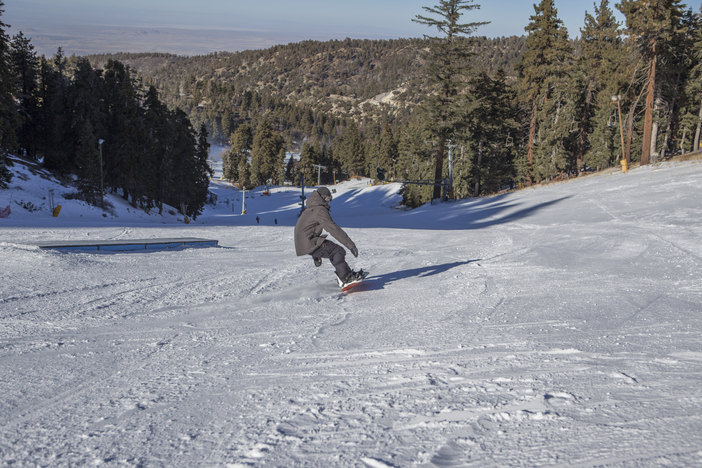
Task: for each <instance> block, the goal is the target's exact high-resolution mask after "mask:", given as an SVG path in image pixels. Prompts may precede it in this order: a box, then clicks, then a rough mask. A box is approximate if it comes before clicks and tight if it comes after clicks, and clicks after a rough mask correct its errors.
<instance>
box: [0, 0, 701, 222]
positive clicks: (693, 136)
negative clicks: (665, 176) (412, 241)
mask: <svg viewBox="0 0 702 468" xmlns="http://www.w3.org/2000/svg"><path fill="white" fill-rule="evenodd" d="M437 3H438V5H437V6H435V7H425V8H424V9H423V12H422V11H418V12H417V17H416V19H415V21H416V22H418V23H420V24H424V25H426V26H427V35H426V36H425V37H423V38H413V39H394V40H359V39H345V40H332V41H327V42H319V41H304V42H300V43H292V44H287V45H279V46H275V47H272V48H269V49H265V50H249V51H242V52H218V53H212V54H208V55H204V56H193V57H188V56H178V55H171V54H155V53H142V54H131V53H121V54H110V55H91V56H86V57H75V56H71V57H65V56H64V54H63V53H62V51H61V49H60V48H57V53H56V54H55V55H54V56H53V57H51V58H46V57H44V56H41V57H37V55H36V54H35V53H34V52H33V47H32V45H31V40H30V39H29V38H26V37H25V36H23V35H22V34H21V33H20V34H19V35H17V36H15V37H12V38H9V37H7V36H6V35H5V33H4V30H5V29H6V26H5V25H4V24H2V23H0V28H1V29H2V34H1V35H0V74H2V76H3V77H9V79H3V80H2V82H1V83H0V94H2V97H3V99H2V101H0V106H2V107H0V126H2V133H0V138H1V139H2V140H1V141H0V146H1V148H2V150H3V153H2V155H1V156H0V158H1V159H0V171H3V172H2V174H4V175H3V176H2V177H4V180H6V179H7V171H6V170H5V169H4V167H5V164H7V163H8V161H9V160H7V158H6V157H5V156H6V155H7V154H10V153H12V154H18V155H22V156H24V157H27V158H30V159H35V160H37V161H41V162H42V163H43V164H44V166H46V167H47V168H50V169H52V170H55V171H58V172H62V173H65V174H68V173H70V174H75V175H76V176H77V179H78V180H79V189H80V192H81V194H82V195H83V196H84V197H85V198H86V199H87V200H89V201H91V202H92V203H100V200H101V194H102V193H104V190H111V191H113V192H116V193H119V194H120V195H122V196H123V197H124V198H125V199H128V200H129V201H130V202H131V203H133V204H134V205H135V206H140V207H143V208H145V209H159V210H161V209H163V205H164V204H168V205H171V206H176V207H178V209H180V210H181V211H183V213H184V214H187V215H188V216H192V217H196V216H197V215H198V214H199V213H200V212H201V210H202V207H203V206H204V203H205V201H206V197H207V183H208V180H209V177H210V176H211V170H210V168H209V166H208V165H207V153H208V150H209V144H210V143H213V142H217V143H220V144H226V145H227V146H228V147H230V148H231V150H230V151H228V152H227V154H225V155H224V157H223V160H224V176H225V177H226V178H227V179H229V180H231V181H232V182H233V183H236V184H239V185H240V186H243V187H246V188H251V187H255V186H258V185H264V184H284V183H290V184H300V183H301V182H302V180H303V179H304V180H305V183H308V184H315V183H317V180H318V178H319V179H320V182H321V183H324V184H329V183H333V182H334V181H336V180H343V179H346V178H349V177H355V176H370V177H373V178H375V179H376V180H378V181H383V180H396V181H404V182H405V185H404V186H403V197H404V199H405V203H406V204H407V205H408V206H412V207H414V206H419V205H421V204H423V203H426V202H428V201H431V200H432V199H436V198H466V197H477V196H484V195H490V194H494V193H498V192H499V191H501V190H505V189H510V188H515V187H517V186H528V185H531V184H539V183H547V182H550V181H553V180H562V179H567V178H570V177H578V176H580V175H582V174H585V173H588V172H595V171H602V170H605V169H608V168H611V167H614V166H617V165H619V164H622V161H625V163H626V164H627V165H631V164H651V163H654V162H656V161H660V160H662V159H665V158H670V157H673V156H675V155H678V154H685V153H690V152H695V151H698V150H699V149H700V136H701V135H700V133H701V130H702V61H701V60H700V57H701V54H702V14H700V12H693V11H692V10H691V9H689V8H688V7H687V6H686V5H685V4H683V3H682V2H681V0H647V1H644V0H621V1H620V2H619V3H617V4H616V5H613V4H611V3H610V2H609V1H608V0H598V1H597V2H596V3H593V5H592V8H591V10H588V12H587V13H586V15H585V16H584V18H583V24H582V26H581V27H580V29H579V31H568V30H567V29H566V28H565V27H564V26H563V22H562V21H561V20H560V19H559V17H558V10H557V5H556V3H557V2H555V1H554V0H541V1H540V2H539V3H537V4H535V5H534V12H533V15H532V16H531V17H530V18H525V24H524V26H525V35H523V36H519V37H517V36H513V37H501V38H487V37H483V36H480V35H479V32H480V26H481V25H482V24H480V23H471V22H470V20H471V10H472V9H474V8H475V7H476V5H475V4H474V3H473V2H471V1H469V0H440V1H437ZM0 6H2V2H0ZM614 9H617V10H618V11H619V12H621V13H622V14H623V15H624V17H625V18H626V20H625V22H624V23H619V22H618V21H617V19H616V17H615V14H614ZM437 33H438V35H437V36H430V34H437ZM290 153H295V154H296V155H298V156H297V157H295V158H291V157H289V155H290ZM320 166H321V168H320ZM449 166H450V170H451V174H452V185H451V186H450V187H449V186H447V182H446V180H447V177H448V174H449Z"/></svg>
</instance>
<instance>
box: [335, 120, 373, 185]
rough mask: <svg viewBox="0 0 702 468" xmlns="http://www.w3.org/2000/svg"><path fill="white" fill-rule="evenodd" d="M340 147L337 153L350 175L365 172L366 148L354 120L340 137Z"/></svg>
mask: <svg viewBox="0 0 702 468" xmlns="http://www.w3.org/2000/svg"><path fill="white" fill-rule="evenodd" d="M339 142H340V143H339V148H338V151H337V152H335V155H336V156H337V157H338V158H339V160H340V161H341V164H342V165H341V167H342V170H343V171H344V172H346V173H347V174H349V176H363V175H366V174H365V165H366V164H365V160H366V148H365V145H364V143H363V137H362V135H361V132H360V131H359V130H358V127H357V126H356V125H355V124H354V123H353V122H352V123H351V124H350V125H349V126H348V127H347V128H346V130H344V133H342V134H341V136H340V137H339Z"/></svg>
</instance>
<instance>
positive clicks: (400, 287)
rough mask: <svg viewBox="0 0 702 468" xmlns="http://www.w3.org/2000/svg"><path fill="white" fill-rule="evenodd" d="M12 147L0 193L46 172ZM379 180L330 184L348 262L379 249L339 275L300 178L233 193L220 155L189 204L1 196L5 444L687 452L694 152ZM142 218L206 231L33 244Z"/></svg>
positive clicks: (298, 461) (690, 456)
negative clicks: (645, 160) (156, 206)
mask: <svg viewBox="0 0 702 468" xmlns="http://www.w3.org/2000/svg"><path fill="white" fill-rule="evenodd" d="M16 170H18V171H19V170H22V171H25V176H24V177H26V180H21V178H16V179H15V180H13V182H12V184H11V185H12V186H13V187H15V188H14V190H5V191H0V207H4V206H6V205H7V204H8V202H9V196H10V193H11V192H13V193H14V195H13V200H20V199H22V200H23V201H24V202H25V203H26V202H28V201H31V202H32V203H33V204H34V205H36V206H38V205H41V203H46V202H45V201H43V200H42V199H41V196H42V195H41V194H42V193H43V192H45V191H46V190H47V187H48V186H40V185H39V184H41V183H45V182H46V183H48V181H47V180H46V179H42V178H40V177H39V176H34V175H33V174H31V172H29V171H28V170H24V169H18V168H16ZM42 181H43V182H42ZM19 186H21V187H22V188H23V189H22V190H20V188H19ZM397 189H398V187H397V186H393V185H385V186H380V187H368V185H367V181H359V182H354V183H353V184H345V185H341V186H338V187H336V193H335V199H334V201H332V216H333V217H334V219H335V220H336V221H337V222H338V223H339V224H340V225H341V226H342V227H343V228H345V229H346V230H347V232H348V233H349V235H350V236H351V237H352V239H354V241H355V242H356V243H357V245H358V247H359V250H360V252H361V254H360V256H359V258H353V257H350V258H349V262H350V264H351V266H352V267H354V268H359V267H363V268H364V269H366V270H369V271H370V272H371V275H370V276H369V278H368V280H367V282H365V283H364V284H363V285H362V286H361V287H360V288H359V291H358V292H356V293H353V294H349V295H341V294H339V291H338V287H337V286H336V283H335V281H334V278H333V268H332V267H331V265H330V264H329V263H327V262H325V263H324V264H323V265H322V267H320V268H315V267H314V265H313V263H312V260H311V259H310V258H308V257H303V258H298V257H296V256H295V254H294V249H293V244H292V234H293V226H294V223H295V220H296V219H297V211H298V210H299V206H298V204H297V203H298V202H299V201H300V198H299V197H300V190H299V189H294V188H284V187H279V188H274V189H272V193H271V195H268V196H264V195H261V194H260V193H259V192H260V190H259V191H256V192H255V193H254V196H253V198H247V199H245V200H244V201H245V202H246V203H247V214H246V215H241V214H240V213H241V203H242V200H241V195H240V194H239V195H238V196H239V199H238V200H237V194H236V192H235V191H234V190H232V189H231V188H226V183H225V182H223V181H219V180H216V181H214V182H213V187H212V190H213V191H214V192H216V193H217V194H218V195H219V200H220V203H218V204H217V205H216V206H211V205H210V206H208V208H207V210H206V212H205V213H203V215H202V216H201V217H198V219H197V220H196V221H194V222H192V223H191V224H189V225H186V224H183V222H182V217H178V216H177V215H176V216H173V215H170V214H168V215H166V216H157V215H153V214H152V215H145V214H143V213H138V212H137V213H133V210H129V211H127V210H128V207H127V206H124V205H122V204H120V203H119V200H117V199H111V201H112V202H113V204H114V205H115V208H114V210H113V212H111V213H109V214H108V216H107V217H104V216H102V214H103V213H102V212H101V211H100V210H97V211H95V210H94V209H92V208H90V207H87V206H81V205H80V204H79V202H74V201H71V200H68V201H66V202H65V203H66V206H65V207H64V209H63V210H62V211H61V214H60V215H59V217H57V218H53V217H52V216H51V215H50V213H49V212H48V210H47V209H43V210H40V211H35V212H33V213H30V212H29V211H27V210H25V209H24V208H22V207H20V206H18V205H16V204H14V202H13V204H12V205H11V206H12V215H11V216H10V218H8V219H0V256H1V258H2V271H1V272H0V275H1V276H0V373H1V374H0V375H2V378H1V379H0V464H3V465H6V466H82V465H104V466H150V467H151V466H193V467H194V466H197V467H247V466H256V467H293V466H300V467H302V466H304V467H332V466H333V467H363V466H365V467H372V468H375V467H449V466H450V467H458V466H481V467H482V466H487V467H505V466H563V467H590V466H593V467H594V466H612V467H615V466H616V467H625V466H632V467H633V466H637V467H640V466H646V467H649V466H650V467H653V466H661V465H667V466H699V465H701V464H702V377H701V376H702V340H700V333H701V332H702V164H701V163H695V162H686V163H668V164H663V165H660V166H651V167H646V168H640V169H636V170H634V171H630V172H629V173H627V174H622V173H611V174H609V175H601V176H591V177H586V178H583V179H581V180H576V181H573V182H569V183H564V184H556V185H551V186H546V187H538V188H533V189H528V190H522V191H519V192H514V193H508V194H504V195H501V196H498V197H492V198H485V199H480V200H468V201H460V202H453V203H445V204H441V205H436V206H425V207H422V208H419V209H417V210H413V211H402V210H398V209H395V208H394V206H395V205H396V204H397V203H398V201H399V197H398V196H397V194H396V192H397ZM226 198H229V199H230V200H229V204H227V203H224V201H225V200H226ZM62 202H63V200H62ZM64 210H65V211H64ZM256 217H258V218H259V221H258V223H257V221H256ZM276 221H277V224H276ZM152 237H153V238H155V237H169V238H173V237H203V238H214V239H218V240H219V245H220V246H219V247H217V248H208V249H201V248H200V249H183V250H174V251H154V252H149V253H113V254H90V253H59V252H57V251H50V250H49V251H47V250H40V249H39V248H37V247H35V246H33V245H32V242H37V241H46V240H57V239H74V240H75V239H92V238H95V239H116V238H138V239H144V238H152Z"/></svg>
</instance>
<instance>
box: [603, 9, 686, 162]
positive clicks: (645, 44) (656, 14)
mask: <svg viewBox="0 0 702 468" xmlns="http://www.w3.org/2000/svg"><path fill="white" fill-rule="evenodd" d="M617 8H618V9H619V11H621V12H622V13H623V14H624V16H626V26H627V33H628V34H629V35H630V37H631V38H632V39H633V40H634V41H636V44H637V46H638V47H639V49H640V53H641V56H642V57H643V58H644V60H645V61H646V64H647V67H646V68H647V79H646V104H645V118H644V128H643V147H642V152H641V164H649V163H650V157H651V152H652V148H651V147H652V144H653V145H655V143H656V141H655V139H654V137H653V131H654V128H653V124H654V113H655V111H656V109H655V105H656V92H657V84H656V72H657V69H658V59H659V56H660V54H661V47H662V44H663V43H665V42H666V41H671V40H672V39H673V36H674V35H675V34H676V33H678V32H679V28H680V18H681V17H682V5H681V3H680V0H621V3H619V4H617ZM654 150H655V147H654Z"/></svg>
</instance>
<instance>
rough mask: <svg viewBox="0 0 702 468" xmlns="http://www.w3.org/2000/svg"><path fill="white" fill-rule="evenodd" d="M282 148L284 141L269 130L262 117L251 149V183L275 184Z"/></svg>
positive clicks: (269, 125)
mask: <svg viewBox="0 0 702 468" xmlns="http://www.w3.org/2000/svg"><path fill="white" fill-rule="evenodd" d="M284 148H285V140H284V139H283V137H282V136H280V134H278V133H276V132H274V131H273V130H272V129H271V124H270V122H269V120H268V118H266V117H264V118H263V119H262V120H261V122H260V124H259V125H258V128H257V129H256V136H254V139H253V145H252V148H251V177H252V182H254V183H263V184H268V183H273V184H275V183H277V180H278V177H279V176H280V168H281V167H283V161H284V157H283V158H281V157H280V151H281V149H284ZM283 154H284V153H283Z"/></svg>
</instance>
